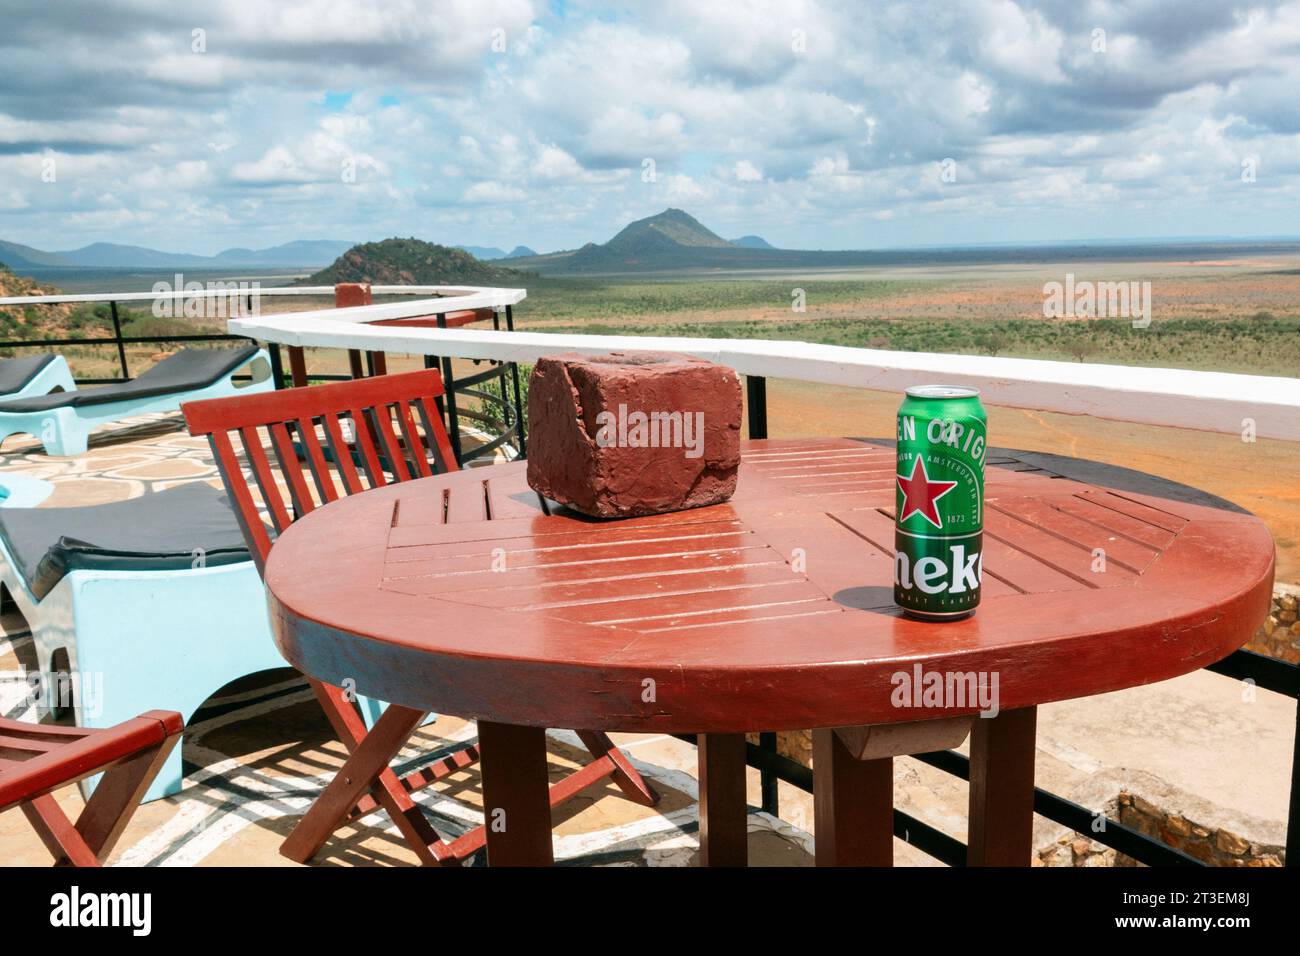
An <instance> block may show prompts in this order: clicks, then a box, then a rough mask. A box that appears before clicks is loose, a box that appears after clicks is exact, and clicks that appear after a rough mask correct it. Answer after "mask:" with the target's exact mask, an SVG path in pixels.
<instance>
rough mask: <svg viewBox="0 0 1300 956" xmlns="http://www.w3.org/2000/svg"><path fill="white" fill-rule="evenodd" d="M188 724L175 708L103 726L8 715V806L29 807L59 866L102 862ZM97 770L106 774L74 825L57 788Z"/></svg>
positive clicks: (4, 748) (3, 738) (2, 770)
mask: <svg viewBox="0 0 1300 956" xmlns="http://www.w3.org/2000/svg"><path fill="white" fill-rule="evenodd" d="M184 727H185V723H184V721H183V720H182V719H181V715H180V714H178V713H175V712H174V711H170V710H151V711H149V712H148V713H146V714H141V715H140V716H139V717H136V718H133V719H132V720H126V721H123V722H122V723H120V724H118V725H116V726H115V727H104V728H101V729H99V730H91V729H87V728H85V727H59V726H56V725H53V724H31V723H25V722H23V721H20V720H6V719H0V812H3V811H5V810H8V809H9V808H10V807H12V806H14V805H15V804H17V805H18V806H20V807H22V810H23V813H24V814H25V815H26V816H27V819H28V821H29V822H30V823H31V825H32V827H33V828H34V829H35V830H36V833H37V835H38V836H39V837H40V838H41V842H42V843H44V844H45V846H46V848H47V849H48V850H49V851H50V853H52V854H53V855H54V861H55V864H56V865H62V866H99V865H100V864H101V863H103V862H104V860H105V858H107V856H108V854H109V853H111V852H112V851H113V847H114V845H115V844H116V843H117V841H118V838H119V837H121V836H122V831H123V830H125V829H126V825H127V823H128V822H130V820H131V815H132V814H134V813H135V808H136V807H138V806H139V805H140V798H141V797H143V796H144V794H145V791H146V790H148V789H149V785H150V784H151V783H153V778H154V777H155V776H157V774H158V771H159V770H161V769H162V765H163V762H164V761H165V760H166V759H167V756H168V754H170V753H171V749H172V747H174V746H176V742H177V741H178V740H180V734H181V731H182V730H183V729H184ZM97 773H103V774H104V777H103V778H102V779H101V780H100V781H99V785H98V786H96V787H95V792H94V793H92V794H91V795H90V799H89V800H87V801H86V807H85V809H84V810H82V811H81V814H80V816H78V817H77V822H76V824H75V825H74V824H73V823H72V821H71V820H69V819H68V817H67V815H66V814H65V813H64V812H63V810H62V808H61V807H60V806H59V804H58V802H57V801H56V800H55V799H54V796H53V791H55V790H58V789H59V788H60V787H64V786H67V785H68V784H70V783H76V782H77V781H78V780H82V779H84V778H86V777H89V776H92V775H94V774H97Z"/></svg>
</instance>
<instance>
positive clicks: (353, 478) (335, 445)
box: [321, 415, 366, 495]
mask: <svg viewBox="0 0 1300 956" xmlns="http://www.w3.org/2000/svg"><path fill="white" fill-rule="evenodd" d="M321 422H322V423H323V424H324V425H325V438H326V440H327V441H328V442H329V448H330V454H331V455H332V456H333V458H334V467H335V468H337V469H338V470H339V474H340V475H342V476H343V491H344V494H349V495H355V494H356V493H357V492H358V491H365V490H366V486H365V485H363V484H362V483H361V475H359V474H358V473H357V466H356V465H355V464H354V463H353V461H352V450H351V449H350V448H348V445H347V442H345V441H344V440H343V429H342V428H341V427H340V426H339V420H338V419H337V418H336V417H335V416H333V415H323V416H321Z"/></svg>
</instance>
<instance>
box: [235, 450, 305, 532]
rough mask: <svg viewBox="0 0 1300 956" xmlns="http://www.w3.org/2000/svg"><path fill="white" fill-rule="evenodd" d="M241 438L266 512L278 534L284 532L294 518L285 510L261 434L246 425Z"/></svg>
mask: <svg viewBox="0 0 1300 956" xmlns="http://www.w3.org/2000/svg"><path fill="white" fill-rule="evenodd" d="M239 437H240V438H242V439H243V442H244V455H245V457H247V458H248V463H249V464H250V465H252V466H253V478H254V479H256V481H257V488H258V490H259V491H260V492H261V493H262V501H263V502H264V503H265V505H266V510H267V511H268V512H270V514H271V520H272V522H273V523H274V524H275V530H276V532H277V533H279V532H282V531H284V529H285V528H287V527H289V525H291V524H293V518H292V517H290V515H289V510H288V509H287V508H285V506H284V498H283V497H282V496H281V495H280V486H279V485H277V484H276V483H275V476H274V475H273V474H271V463H270V461H268V460H267V457H266V450H265V449H264V448H263V447H262V436H261V433H259V432H258V430H257V426H256V425H245V426H244V427H243V428H241V429H239Z"/></svg>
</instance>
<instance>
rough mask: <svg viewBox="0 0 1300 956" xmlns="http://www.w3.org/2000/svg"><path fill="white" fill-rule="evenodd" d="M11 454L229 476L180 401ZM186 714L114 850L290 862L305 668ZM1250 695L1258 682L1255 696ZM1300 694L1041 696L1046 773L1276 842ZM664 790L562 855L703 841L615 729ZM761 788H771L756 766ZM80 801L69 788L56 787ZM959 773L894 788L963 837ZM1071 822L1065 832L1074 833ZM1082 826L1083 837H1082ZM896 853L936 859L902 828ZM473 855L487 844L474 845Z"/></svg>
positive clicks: (106, 486) (5, 642) (681, 851)
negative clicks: (176, 744)
mask: <svg viewBox="0 0 1300 956" xmlns="http://www.w3.org/2000/svg"><path fill="white" fill-rule="evenodd" d="M6 474H18V475H24V476H27V477H30V478H34V479H38V480H42V481H47V482H49V483H50V486H51V493H50V495H49V497H48V499H47V500H46V501H45V502H44V504H43V505H42V507H60V506H70V505H85V504H94V503H101V502H108V501H116V500H120V499H124V498H128V497H133V496H137V495H142V494H146V493H149V492H154V491H159V490H162V489H165V488H168V487H171V486H173V485H176V484H180V483H183V482H191V481H207V482H210V483H212V484H214V485H218V486H219V479H218V478H217V475H216V470H215V467H214V466H213V463H212V460H211V457H210V455H209V453H208V449H207V444H206V442H205V441H201V440H195V439H192V438H190V437H189V436H188V435H186V434H185V433H184V431H182V430H181V428H180V421H179V417H178V416H176V415H169V416H143V417H141V418H139V419H133V420H128V421H126V422H124V423H121V424H120V425H118V426H114V427H112V428H109V429H104V430H101V431H100V432H98V433H96V434H95V435H94V436H93V437H92V440H91V448H90V451H89V452H88V453H87V454H85V455H82V456H79V457H76V458H50V457H47V456H45V455H44V454H42V453H41V452H40V449H39V448H38V447H35V446H33V445H31V444H29V443H26V444H25V443H24V442H23V441H22V440H21V439H19V438H17V437H15V438H12V439H10V440H8V441H6V442H5V447H4V448H3V450H2V451H0V484H2V483H3V476H4V475H6ZM32 666H33V656H32V652H31V639H30V637H29V636H28V632H27V628H26V624H25V622H24V621H23V620H22V618H21V617H20V616H19V615H17V614H16V613H13V612H10V613H8V614H5V615H3V616H0V714H4V715H5V716H10V717H17V718H24V719H36V713H35V710H34V709H33V708H32V706H31V703H30V701H29V700H28V699H27V697H26V691H27V683H26V680H25V675H26V673H27V671H28V670H29V669H30V668H32ZM212 690H213V695H214V696H213V697H212V698H210V699H209V701H208V703H207V704H206V705H205V707H204V709H203V710H202V711H201V712H200V713H199V714H198V715H196V717H195V719H194V720H192V721H191V723H190V726H189V727H188V728H187V730H186V733H185V738H184V742H183V745H182V746H183V755H184V759H185V762H186V785H185V788H184V789H183V790H182V791H181V792H180V793H179V794H177V795H175V796H172V797H168V798H166V799H163V800H158V801H154V802H152V803H149V804H146V805H145V806H144V807H143V808H141V810H140V811H139V812H138V813H137V814H136V816H135V818H134V820H133V821H132V823H131V825H130V827H129V829H128V830H127V832H126V834H125V836H124V837H123V839H122V840H121V842H120V844H119V847H118V849H117V850H116V851H115V853H114V855H113V857H112V861H111V862H113V863H115V864H117V865H162V866H219V865H258V866H293V865H295V864H293V863H290V862H289V861H287V860H285V859H284V858H282V857H280V856H279V854H278V847H279V844H280V842H281V841H282V840H283V838H284V836H285V834H287V832H288V831H289V829H290V828H291V827H292V825H293V823H294V821H295V819H296V818H297V817H298V816H299V815H300V814H302V813H303V812H304V810H305V809H306V807H307V806H308V805H309V804H310V802H311V799H312V797H313V795H314V794H315V793H316V792H318V791H319V789H320V788H321V787H323V786H324V784H325V783H326V781H328V780H329V779H330V777H331V776H332V774H333V772H334V770H335V769H336V768H337V767H338V766H339V765H340V764H341V763H342V758H343V752H344V751H343V748H342V745H340V744H339V743H338V742H337V741H336V740H335V739H334V738H333V735H332V734H331V733H330V730H329V727H328V725H327V724H326V722H325V720H324V718H323V715H322V714H321V712H320V710H319V709H318V708H317V706H316V704H315V702H314V701H313V700H312V698H311V694H310V691H309V690H308V689H307V687H306V684H305V682H304V681H303V680H302V679H301V678H300V677H298V676H297V675H296V674H295V673H294V672H293V671H292V670H289V669H287V668H286V669H284V670H277V671H270V672H265V673H262V674H258V675H253V676H251V677H248V678H245V679H243V680H241V681H239V682H236V683H235V684H232V685H229V686H227V687H225V688H215V687H214V688H213V689H212ZM1247 696H1250V699H1249V700H1247V699H1246V698H1247ZM1294 707H1295V705H1294V703H1293V702H1291V701H1289V700H1287V699H1285V698H1281V697H1279V696H1278V695H1274V694H1269V693H1267V692H1263V691H1260V692H1258V693H1256V694H1253V695H1247V694H1245V693H1243V689H1242V688H1241V687H1240V686H1239V685H1238V684H1236V682H1234V681H1231V680H1228V679H1226V678H1222V677H1218V676H1217V675H1213V674H1209V673H1206V672H1199V673H1196V674H1191V675H1188V676H1186V677H1183V678H1179V679H1177V680H1173V681H1166V682H1163V683H1161V684H1157V685H1152V686H1150V687H1142V688H1134V689H1131V690H1126V691H1121V692H1117V693H1114V694H1107V695H1103V696H1100V697H1096V698H1091V699H1087V700H1081V701H1070V702H1064V703H1059V704H1052V705H1048V706H1045V707H1043V708H1040V716H1039V734H1038V764H1037V777H1038V783H1039V786H1042V787H1046V788H1048V789H1051V790H1053V791H1055V792H1057V793H1060V794H1062V795H1065V796H1073V797H1074V798H1075V799H1077V800H1079V802H1081V803H1083V804H1084V805H1086V806H1088V807H1090V808H1101V807H1104V806H1106V805H1107V803H1113V802H1114V800H1115V799H1116V797H1117V796H1118V794H1119V793H1120V792H1121V791H1124V792H1136V793H1140V794H1143V795H1145V797H1146V799H1148V800H1151V801H1155V802H1158V803H1159V805H1160V806H1161V807H1162V808H1165V809H1168V810H1170V812H1175V813H1179V814H1182V815H1184V816H1186V817H1187V818H1188V819H1189V820H1191V821H1193V822H1194V823H1197V824H1199V825H1201V826H1204V827H1208V828H1210V829H1211V830H1212V831H1214V830H1215V829H1216V828H1220V827H1222V828H1225V829H1227V828H1231V830H1232V832H1233V833H1238V834H1242V835H1243V838H1244V839H1246V840H1247V841H1254V842H1256V843H1257V844H1259V845H1260V846H1263V847H1264V848H1265V849H1267V848H1268V847H1273V846H1276V845H1277V844H1279V843H1281V842H1282V840H1283V839H1284V826H1285V819H1286V801H1287V792H1288V791H1287V787H1288V781H1289V774H1290V765H1291V753H1292V747H1293V728H1294V726H1295V709H1294ZM473 735H474V727H473V725H472V724H469V723H466V722H465V721H462V720H460V719H458V718H453V717H441V718H439V719H438V720H437V721H436V722H434V723H432V724H430V725H428V726H426V727H424V728H422V729H421V730H420V731H419V733H418V734H417V735H416V736H415V737H414V738H413V740H412V742H411V745H410V746H409V747H408V748H407V750H406V751H405V752H404V753H403V759H406V760H412V761H418V760H419V759H421V756H422V755H423V757H424V758H425V759H428V758H429V756H430V754H435V753H436V752H437V750H438V748H440V747H446V746H448V745H450V744H452V743H456V742H463V741H466V740H469V739H472V738H473ZM614 736H615V739H616V740H617V741H618V742H619V743H620V744H621V745H622V746H624V747H625V749H626V750H627V752H628V753H629V754H630V756H631V758H632V759H633V761H634V762H635V763H636V765H637V766H638V768H639V769H640V771H641V772H642V774H643V775H644V776H645V777H646V778H647V779H648V780H650V782H651V783H652V785H653V786H654V787H655V788H656V789H657V790H658V791H659V792H660V794H661V796H662V799H661V802H660V805H659V806H658V807H656V808H653V809H650V808H643V807H639V806H636V805H635V804H632V803H629V802H628V801H626V800H624V799H622V798H621V797H620V795H619V794H618V791H617V790H616V788H615V787H613V786H612V785H611V784H608V783H606V784H604V785H602V786H598V787H593V788H591V789H589V790H587V791H585V792H584V793H582V794H581V795H579V796H578V797H576V798H575V799H573V800H572V801H570V802H569V803H567V804H565V805H564V806H563V807H561V808H559V809H558V810H557V811H556V813H555V852H556V859H557V861H559V862H561V863H574V864H582V865H595V864H603V865H624V866H641V865H647V866H681V865H690V864H692V863H693V862H694V861H695V857H696V855H697V850H698V845H697V828H698V815H697V807H696V802H695V801H696V780H695V750H694V748H693V747H691V746H690V745H688V744H685V743H682V742H680V741H678V740H675V739H672V738H667V737H662V736H658V737H655V736H644V735H614ZM550 742H551V746H550V768H551V773H552V777H553V779H558V778H559V777H560V776H561V775H563V774H564V773H565V772H567V771H568V770H572V769H574V768H576V767H577V766H578V765H579V762H580V760H581V757H582V753H583V751H582V750H581V748H580V747H579V746H578V745H577V741H576V738H575V737H574V736H573V735H572V734H571V733H569V732H567V731H551V732H550ZM748 785H749V799H750V803H751V804H752V805H757V804H758V803H759V784H758V775H757V773H756V772H754V771H750V774H749V781H748ZM58 798H59V800H60V802H61V803H63V804H64V805H65V806H66V807H67V808H68V809H69V811H70V812H74V811H75V810H76V809H77V808H78V807H79V804H80V802H81V797H80V794H79V793H78V791H77V790H76V788H67V789H65V790H64V791H61V792H60V793H59V795H58ZM417 799H418V800H419V802H420V803H421V804H422V805H423V806H425V807H426V808H427V810H428V812H429V814H430V817H431V819H432V820H433V822H434V824H435V826H437V827H438V828H439V830H440V831H441V832H443V833H445V834H447V835H451V836H454V835H456V834H458V833H461V832H463V831H464V830H466V829H469V828H471V827H473V826H474V825H476V824H477V823H478V822H479V821H480V820H481V802H480V791H479V777H478V771H477V769H476V768H471V769H469V770H467V771H465V772H462V773H459V774H456V775H454V776H452V777H450V778H448V779H447V780H446V781H444V782H441V783H440V784H439V785H437V786H436V787H435V788H433V789H431V790H429V791H425V792H424V793H422V794H421V795H420V796H419V797H418V798H417ZM965 800H966V786H965V784H964V783H963V782H962V781H960V780H958V779H956V778H954V777H951V776H949V775H947V774H944V773H941V772H940V771H937V770H934V769H932V768H930V767H928V766H925V765H923V764H920V763H918V762H916V761H913V760H910V759H907V758H902V759H899V760H898V761H896V762H895V801H896V805H897V806H898V807H899V808H900V809H903V810H904V811H906V812H907V813H909V814H912V815H913V816H915V817H918V818H920V819H922V820H925V821H926V822H927V823H929V824H930V825H932V826H935V827H937V828H939V829H941V830H943V831H945V832H947V833H949V834H951V835H952V836H954V837H957V838H958V839H964V836H965V823H966V821H965ZM780 806H781V813H780V819H777V818H774V817H772V816H769V815H767V814H764V813H761V812H758V811H756V810H755V811H753V812H751V814H750V818H749V831H750V858H751V861H752V862H753V863H755V864H757V865H780V866H807V865H811V863H812V854H811V851H812V838H813V837H812V800H811V797H810V796H809V795H807V794H804V793H802V792H800V791H798V790H796V789H795V788H792V787H789V786H787V785H785V784H782V785H781V786H780ZM1035 836H1036V843H1037V846H1038V847H1039V848H1040V853H1041V855H1042V857H1043V858H1044V860H1045V861H1047V862H1052V863H1054V864H1055V865H1062V857H1063V856H1064V857H1066V858H1067V859H1066V860H1065V861H1064V863H1063V865H1071V862H1073V863H1075V864H1078V862H1079V859H1081V858H1087V859H1089V860H1091V861H1093V862H1091V863H1090V864H1089V865H1096V864H1097V862H1098V861H1103V860H1104V858H1103V857H1102V856H1098V855H1095V854H1081V855H1080V854H1075V855H1076V857H1078V858H1076V859H1075V860H1073V861H1071V860H1069V859H1068V857H1069V856H1070V854H1068V853H1066V854H1061V853H1055V852H1054V851H1055V849H1056V848H1058V847H1063V846H1068V845H1070V841H1071V839H1072V837H1073V835H1072V834H1069V833H1067V832H1066V831H1065V830H1064V829H1063V828H1061V827H1059V826H1057V825H1055V824H1053V823H1051V822H1050V821H1046V820H1043V819H1041V818H1040V819H1038V820H1037V823H1036V830H1035ZM1062 841H1065V842H1062ZM1075 842H1077V841H1075ZM895 858H896V861H897V862H898V863H900V864H905V865H923V866H924V865H936V863H935V861H934V860H932V859H930V858H929V857H927V856H925V855H923V854H921V853H920V852H918V851H917V850H915V849H914V848H913V847H910V846H909V845H907V844H906V843H904V842H902V841H895ZM47 860H48V857H47V855H46V854H45V851H44V849H43V847H42V846H41V844H40V843H39V842H38V841H37V839H36V837H35V836H34V835H33V834H32V832H31V831H30V829H29V828H28V826H27V823H26V821H25V819H24V818H23V816H22V814H20V813H17V812H10V813H5V814H3V815H0V865H29V864H44V863H45V862H47ZM412 862H414V856H413V854H412V853H411V852H410V851H409V850H408V849H407V848H406V847H405V845H404V844H403V843H402V842H401V840H400V839H399V838H398V836H397V835H396V831H395V829H394V828H391V827H389V826H388V823H387V819H386V817H385V816H384V815H383V814H382V813H378V814H374V815H372V816H370V817H367V818H365V819H363V820H360V821H357V822H356V824H355V825H354V826H352V827H350V828H346V829H344V830H341V831H340V832H339V833H338V834H337V835H336V836H335V837H334V839H332V840H331V841H330V842H329V843H328V844H327V846H326V847H325V849H324V850H323V851H322V852H321V853H320V854H319V855H318V857H317V858H316V859H315V860H314V861H313V863H314V864H315V865H321V866H391V865H407V864H410V863H412ZM474 862H475V863H479V864H481V863H482V858H481V854H480V855H479V856H478V857H476V858H475V860H474Z"/></svg>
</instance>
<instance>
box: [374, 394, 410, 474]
mask: <svg viewBox="0 0 1300 956" xmlns="http://www.w3.org/2000/svg"><path fill="white" fill-rule="evenodd" d="M373 411H374V422H375V428H376V429H378V431H379V438H380V441H382V442H383V443H384V451H385V452H387V457H388V465H389V469H390V470H391V471H392V472H393V477H394V478H396V479H397V480H398V481H407V480H408V479H410V478H414V477H415V475H413V474H412V473H411V467H410V463H409V462H407V460H406V455H405V454H403V452H402V446H401V445H400V444H399V443H398V441H397V434H396V433H395V432H394V431H393V413H392V411H391V410H390V409H389V407H388V406H387V405H380V406H379V407H378V408H376V409H374V410H373Z"/></svg>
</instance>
